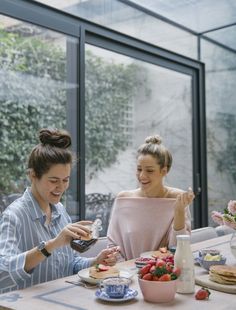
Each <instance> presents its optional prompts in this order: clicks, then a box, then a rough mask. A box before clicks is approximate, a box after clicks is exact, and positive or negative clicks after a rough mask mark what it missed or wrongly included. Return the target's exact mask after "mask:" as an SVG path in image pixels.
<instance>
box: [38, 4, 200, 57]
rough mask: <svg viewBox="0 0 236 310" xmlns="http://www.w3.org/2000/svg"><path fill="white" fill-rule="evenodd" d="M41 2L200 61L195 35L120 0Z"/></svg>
mask: <svg viewBox="0 0 236 310" xmlns="http://www.w3.org/2000/svg"><path fill="white" fill-rule="evenodd" d="M38 2H42V3H44V4H47V5H49V6H52V7H55V8H57V9H60V10H62V11H65V12H69V13H70V14H73V15H75V16H79V17H82V18H85V19H87V20H89V21H92V22H95V23H97V24H100V25H103V26H105V27H108V28H110V29H114V30H117V31H119V32H122V33H124V34H126V35H129V36H133V37H134V38H137V39H140V40H143V41H145V42H150V43H152V44H155V45H158V46H159V47H162V48H165V49H168V50H170V51H173V52H176V53H179V54H182V55H185V56H188V57H191V58H194V59H197V37H196V36H195V35H192V34H191V33H189V32H187V31H184V30H182V29H180V28H177V27H176V26H172V25H171V24H170V23H167V22H165V21H163V20H161V19H158V18H157V17H153V16H151V15H148V14H147V13H144V12H142V11H140V10H137V9H135V8H133V7H131V6H129V5H128V4H125V3H123V2H120V1H117V0H90V1H84V0H67V1H52V0H38ZM160 7H161V8H162V7H163V6H160ZM149 8H150V7H149ZM172 11H173V10H172Z"/></svg>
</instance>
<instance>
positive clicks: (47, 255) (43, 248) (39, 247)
mask: <svg viewBox="0 0 236 310" xmlns="http://www.w3.org/2000/svg"><path fill="white" fill-rule="evenodd" d="M45 246H46V242H45V241H42V242H40V244H39V246H38V250H39V251H40V252H41V253H42V254H43V255H44V256H46V257H49V256H50V255H51V253H49V252H48V251H47V250H46V248H45Z"/></svg>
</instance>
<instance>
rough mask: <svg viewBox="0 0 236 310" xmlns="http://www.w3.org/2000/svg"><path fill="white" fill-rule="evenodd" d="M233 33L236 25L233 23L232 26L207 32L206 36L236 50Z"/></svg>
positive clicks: (235, 30)
mask: <svg viewBox="0 0 236 310" xmlns="http://www.w3.org/2000/svg"><path fill="white" fill-rule="evenodd" d="M235 33H236V26H235V25H234V26H232V27H227V28H224V29H219V30H217V31H212V32H209V33H207V34H206V36H207V37H209V38H211V39H213V40H215V41H217V42H219V43H221V44H224V45H225V46H227V47H230V48H232V49H234V50H235V51H236V40H235Z"/></svg>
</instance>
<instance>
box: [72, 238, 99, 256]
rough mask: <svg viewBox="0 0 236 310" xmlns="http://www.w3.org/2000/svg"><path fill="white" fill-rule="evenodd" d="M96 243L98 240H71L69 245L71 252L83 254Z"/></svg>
mask: <svg viewBox="0 0 236 310" xmlns="http://www.w3.org/2000/svg"><path fill="white" fill-rule="evenodd" d="M97 241H98V239H90V240H80V239H73V240H72V241H71V243H70V245H71V247H72V249H73V250H75V251H78V252H80V253H83V252H85V251H87V250H88V249H89V248H90V247H91V246H92V245H93V244H95V243H96V242H97Z"/></svg>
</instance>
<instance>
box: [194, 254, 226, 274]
mask: <svg viewBox="0 0 236 310" xmlns="http://www.w3.org/2000/svg"><path fill="white" fill-rule="evenodd" d="M198 262H199V264H200V266H201V267H203V268H204V269H206V270H207V271H209V269H210V267H211V266H214V265H224V264H225V262H226V257H224V256H221V260H219V261H218V260H204V259H202V258H199V259H198Z"/></svg>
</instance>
